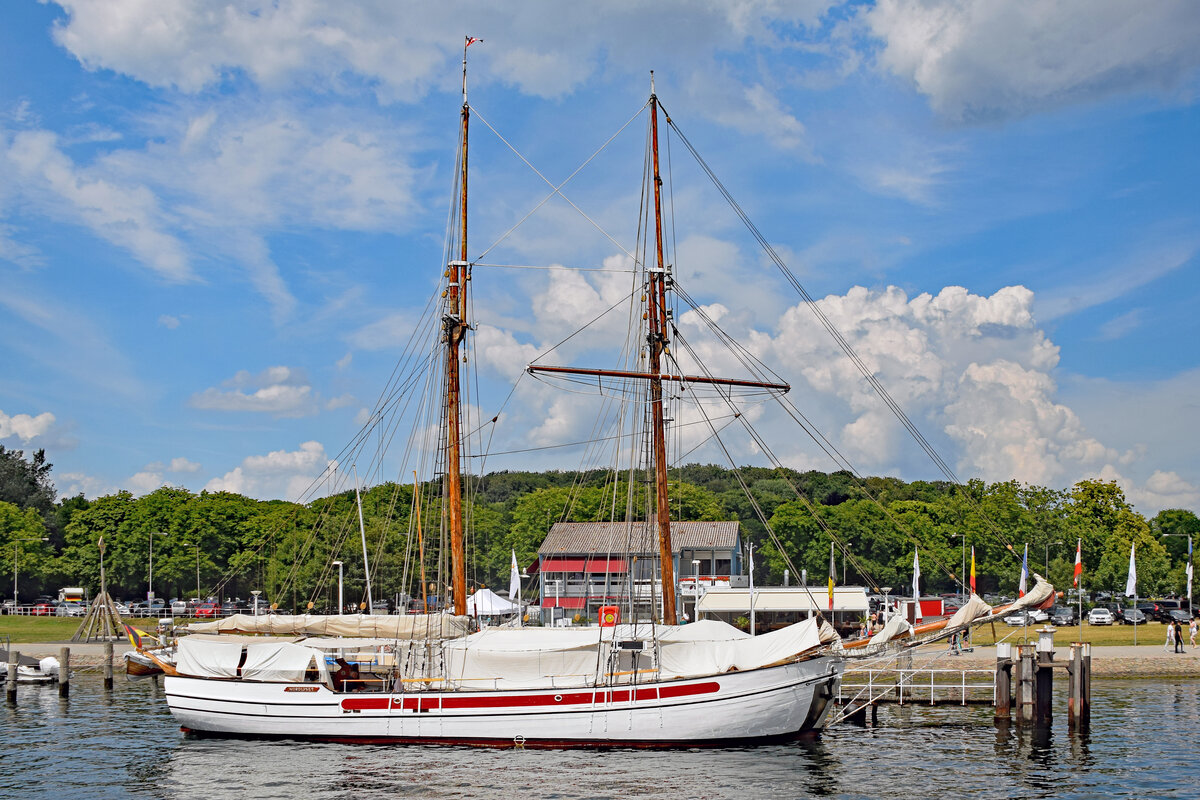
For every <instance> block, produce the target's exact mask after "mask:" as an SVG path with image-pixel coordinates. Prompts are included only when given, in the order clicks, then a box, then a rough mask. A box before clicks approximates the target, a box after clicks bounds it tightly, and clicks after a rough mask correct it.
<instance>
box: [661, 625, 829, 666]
mask: <svg viewBox="0 0 1200 800" xmlns="http://www.w3.org/2000/svg"><path fill="white" fill-rule="evenodd" d="M702 625H704V626H714V628H710V629H708V630H706V631H704V632H701V633H699V634H696V633H694V632H693V631H691V630H688V629H689V628H699V627H700V626H702ZM715 626H720V628H719V629H717V628H715ZM658 640H659V669H660V673H661V675H662V677H664V678H695V677H698V676H701V675H717V674H720V673H722V672H731V671H733V670H738V671H744V670H750V669H759V668H760V667H768V666H771V665H774V664H780V663H783V662H785V661H788V660H790V659H792V658H795V657H796V656H798V655H800V654H802V653H805V652H807V651H809V650H814V649H816V648H817V647H820V646H821V636H820V630H819V627H818V623H817V618H816V617H812V618H809V619H806V620H804V621H803V622H797V623H796V624H795V625H789V626H787V627H786V628H781V629H779V630H777V631H771V632H770V633H764V634H762V635H761V636H751V635H749V634H747V633H743V632H742V631H739V630H738V629H737V628H734V627H733V626H732V625H727V624H725V623H723V622H718V621H716V620H705V621H703V622H697V623H695V624H694V625H684V626H682V627H680V628H675V629H667V632H666V633H663V634H660V635H659V637H658Z"/></svg>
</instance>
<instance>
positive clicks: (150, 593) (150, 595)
mask: <svg viewBox="0 0 1200 800" xmlns="http://www.w3.org/2000/svg"><path fill="white" fill-rule="evenodd" d="M155 536H166V534H165V533H163V532H161V531H150V572H149V574H148V575H147V576H146V603H147V605H150V604H152V603H153V602H154V537H155Z"/></svg>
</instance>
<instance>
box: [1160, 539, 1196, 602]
mask: <svg viewBox="0 0 1200 800" xmlns="http://www.w3.org/2000/svg"><path fill="white" fill-rule="evenodd" d="M1160 535H1161V536H1163V537H1167V536H1186V537H1187V540H1188V559H1189V561H1188V563H1189V564H1190V563H1191V561H1190V559H1191V557H1192V535H1191V534H1190V533H1164V534H1160ZM1188 616H1189V617H1191V616H1194V615H1193V614H1192V582H1191V581H1190V580H1189V581H1188Z"/></svg>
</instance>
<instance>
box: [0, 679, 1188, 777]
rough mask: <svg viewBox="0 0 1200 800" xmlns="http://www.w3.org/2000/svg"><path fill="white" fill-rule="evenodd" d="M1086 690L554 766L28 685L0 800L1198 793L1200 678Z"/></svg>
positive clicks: (6, 714)
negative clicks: (998, 719) (1015, 704)
mask: <svg viewBox="0 0 1200 800" xmlns="http://www.w3.org/2000/svg"><path fill="white" fill-rule="evenodd" d="M1061 688H1062V687H1060V689H1061ZM1093 688H1094V692H1093V721H1092V730H1091V733H1090V735H1088V736H1071V735H1069V734H1068V732H1067V729H1066V719H1065V700H1064V699H1063V698H1062V697H1061V696H1060V697H1058V698H1057V699H1056V702H1055V710H1056V711H1057V712H1059V717H1058V718H1057V719H1056V721H1055V724H1054V726H1053V728H1052V729H1051V730H1050V731H1049V733H1048V734H1045V733H1044V734H1036V733H1034V732H1032V731H1025V730H1020V729H1017V728H1015V727H1012V728H1008V729H1000V728H997V727H996V726H994V725H993V724H992V720H991V710H990V709H982V708H971V709H960V708H939V709H922V708H909V709H895V708H885V709H883V710H881V712H880V717H879V721H880V726H879V727H877V728H873V729H870V728H868V729H864V728H855V727H850V726H839V727H836V728H833V729H831V730H829V731H827V732H826V733H825V734H824V735H823V736H822V737H821V738H820V739H819V740H816V741H812V742H797V743H794V744H786V745H774V746H770V747H760V748H724V749H719V750H708V749H695V750H678V751H668V752H655V751H648V752H643V751H635V750H614V751H554V750H550V751H545V750H476V749H469V748H451V747H447V748H432V747H411V746H391V747H388V746H374V745H360V746H352V745H337V744H318V743H309V742H299V741H296V742H288V741H282V742H281V741H247V740H221V739H194V738H185V737H184V736H183V735H182V734H181V733H180V732H179V726H178V725H177V724H176V723H175V722H174V720H173V719H172V718H171V715H170V714H169V713H168V712H167V710H166V702H165V700H164V699H163V697H162V690H161V689H160V688H158V687H157V686H155V685H154V684H153V683H152V682H150V681H142V682H139V683H133V684H128V683H122V682H120V680H119V679H118V686H117V690H116V691H115V692H114V693H113V695H112V697H111V698H106V697H105V696H104V693H103V692H102V691H101V686H100V680H99V678H98V677H97V676H94V675H83V676H81V677H80V678H78V679H76V681H75V683H74V684H73V686H72V697H71V700H70V701H69V702H66V703H64V702H62V701H60V700H59V698H58V695H57V692H56V691H55V689H54V688H53V687H41V688H38V687H22V690H21V694H20V704H19V706H18V707H17V708H16V709H10V708H4V709H3V711H2V712H0V719H3V721H4V722H3V724H2V725H0V785H2V786H5V787H7V788H6V791H5V794H10V795H11V796H30V797H36V796H54V797H56V798H60V799H61V800H73V798H80V800H83V799H85V798H86V800H106V798H124V797H129V796H134V797H146V798H171V799H172V800H174V799H175V798H179V799H180V800H182V799H183V798H196V797H253V798H261V799H262V800H270V798H288V799H289V800H291V799H292V798H301V799H302V800H327V799H335V798H336V799H338V800H340V799H341V798H347V799H349V798H353V799H354V800H368V799H369V798H377V797H378V798H407V797H414V798H415V797H420V798H471V799H472V800H476V799H477V798H481V797H482V798H487V797H522V798H548V799H549V800H600V799H601V798H626V797H646V798H697V799H698V800H719V799H720V798H738V800H748V799H749V798H774V797H838V798H879V797H886V798H908V797H935V796H942V795H945V796H968V797H970V796H980V797H1017V796H1020V797H1023V798H1041V797H1045V798H1051V797H1053V798H1059V797H1074V798H1084V797H1087V798H1091V797H1099V796H1105V797H1108V798H1120V797H1130V798H1132V797H1156V798H1168V797H1180V798H1184V797H1187V798H1191V797H1196V796H1200V785H1198V782H1200V779H1198V778H1196V777H1195V775H1196V774H1198V773H1197V772H1196V770H1195V769H1194V768H1193V767H1192V766H1190V765H1192V764H1194V763H1195V758H1196V753H1195V750H1194V748H1195V742H1196V741H1197V736H1196V734H1197V731H1198V730H1200V681H1171V682H1152V681H1128V682H1119V681H1111V682H1105V683H1097V684H1096V685H1095V686H1094V687H1093Z"/></svg>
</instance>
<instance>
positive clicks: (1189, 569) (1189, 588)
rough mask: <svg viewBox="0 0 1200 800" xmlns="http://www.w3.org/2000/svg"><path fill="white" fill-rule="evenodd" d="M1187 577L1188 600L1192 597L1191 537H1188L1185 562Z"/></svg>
mask: <svg viewBox="0 0 1200 800" xmlns="http://www.w3.org/2000/svg"><path fill="white" fill-rule="evenodd" d="M1187 579H1188V600H1191V599H1192V537H1190V536H1189V537H1188V563H1187Z"/></svg>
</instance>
